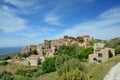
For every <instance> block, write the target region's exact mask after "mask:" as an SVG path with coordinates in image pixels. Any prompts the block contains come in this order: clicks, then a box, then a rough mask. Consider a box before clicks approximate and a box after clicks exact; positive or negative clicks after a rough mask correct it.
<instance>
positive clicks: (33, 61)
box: [27, 55, 41, 66]
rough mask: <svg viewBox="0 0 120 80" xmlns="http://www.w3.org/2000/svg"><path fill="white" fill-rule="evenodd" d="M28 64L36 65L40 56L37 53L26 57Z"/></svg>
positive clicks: (39, 61)
mask: <svg viewBox="0 0 120 80" xmlns="http://www.w3.org/2000/svg"><path fill="white" fill-rule="evenodd" d="M27 61H28V62H29V65H30V66H37V65H38V64H40V63H41V60H40V57H39V56H38V55H31V56H29V57H28V58H27Z"/></svg>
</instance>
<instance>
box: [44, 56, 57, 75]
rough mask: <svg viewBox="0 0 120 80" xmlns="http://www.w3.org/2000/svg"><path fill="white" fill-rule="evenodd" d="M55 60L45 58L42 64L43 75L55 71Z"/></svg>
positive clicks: (53, 58)
mask: <svg viewBox="0 0 120 80" xmlns="http://www.w3.org/2000/svg"><path fill="white" fill-rule="evenodd" d="M55 60H56V58H55V57H51V58H46V60H45V61H44V62H43V63H42V70H43V73H49V72H53V71H55V70H56V68H55Z"/></svg>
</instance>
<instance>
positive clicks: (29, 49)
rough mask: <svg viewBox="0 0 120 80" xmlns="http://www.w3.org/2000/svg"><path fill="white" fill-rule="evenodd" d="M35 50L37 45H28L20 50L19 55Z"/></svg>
mask: <svg viewBox="0 0 120 80" xmlns="http://www.w3.org/2000/svg"><path fill="white" fill-rule="evenodd" d="M35 49H37V45H29V46H26V47H25V48H22V50H21V53H27V52H29V51H32V50H35Z"/></svg>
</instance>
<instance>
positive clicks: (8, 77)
mask: <svg viewBox="0 0 120 80" xmlns="http://www.w3.org/2000/svg"><path fill="white" fill-rule="evenodd" d="M78 40H79V39H78ZM95 42H104V43H106V47H112V48H115V52H116V54H120V40H119V39H117V40H116V39H113V40H110V41H108V42H105V41H102V40H95ZM95 42H91V45H93V43H95ZM91 53H93V48H91V47H89V48H83V47H79V46H77V45H69V46H65V45H63V46H60V48H59V49H58V51H57V56H55V57H51V58H46V59H45V61H44V62H43V63H42V64H41V65H39V66H37V67H33V66H22V65H19V64H13V63H8V62H6V61H1V62H0V80H103V78H104V76H105V75H106V74H107V72H108V71H109V70H110V68H111V67H112V66H114V65H116V64H117V63H118V62H120V56H116V57H114V58H111V59H109V60H108V61H106V62H103V63H101V64H93V65H90V64H88V62H85V61H84V60H87V59H88V55H89V54H91ZM31 54H35V55H36V54H37V51H36V50H33V51H31V52H28V53H25V54H18V56H20V57H25V58H26V57H28V56H30V55H31ZM9 57H11V56H9ZM9 57H7V58H4V60H7V59H9ZM16 66H17V67H16Z"/></svg>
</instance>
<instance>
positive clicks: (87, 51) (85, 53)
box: [76, 47, 93, 60]
mask: <svg viewBox="0 0 120 80" xmlns="http://www.w3.org/2000/svg"><path fill="white" fill-rule="evenodd" d="M91 53H93V48H92V47H90V48H83V49H81V50H80V51H79V52H78V53H77V54H76V57H77V58H79V59H80V60H82V59H88V55H89V54H91Z"/></svg>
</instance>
